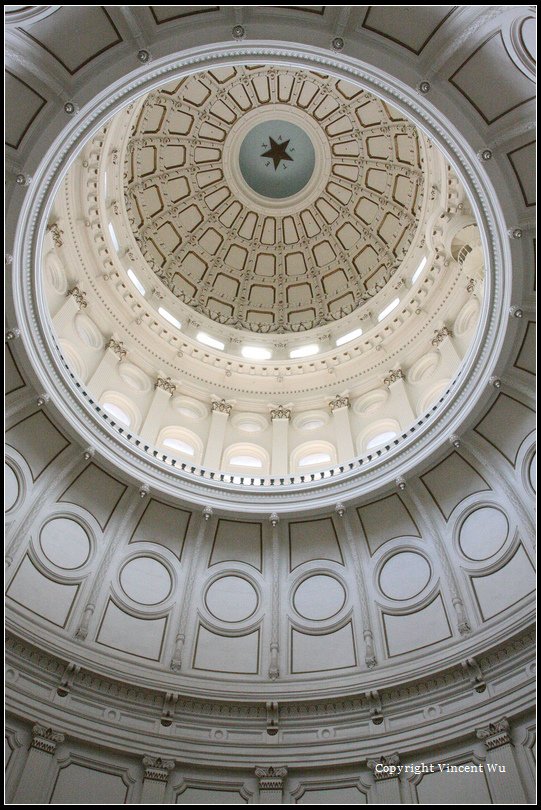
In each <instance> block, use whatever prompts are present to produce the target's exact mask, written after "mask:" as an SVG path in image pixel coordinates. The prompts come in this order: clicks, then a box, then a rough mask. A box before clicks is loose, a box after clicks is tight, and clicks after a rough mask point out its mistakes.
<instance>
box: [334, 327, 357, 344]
mask: <svg viewBox="0 0 541 810" xmlns="http://www.w3.org/2000/svg"><path fill="white" fill-rule="evenodd" d="M362 333H363V330H362V329H354V330H353V331H352V332H348V333H347V335H342V337H339V338H338V339H337V340H336V345H337V346H343V345H344V343H349V342H350V341H351V340H355V338H358V337H361V335H362Z"/></svg>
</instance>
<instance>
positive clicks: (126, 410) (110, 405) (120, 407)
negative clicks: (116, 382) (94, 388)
mask: <svg viewBox="0 0 541 810" xmlns="http://www.w3.org/2000/svg"><path fill="white" fill-rule="evenodd" d="M101 407H102V408H103V410H104V411H105V412H106V413H107V414H108V416H110V418H111V419H112V420H113V422H116V424H117V425H119V427H129V428H131V429H132V430H135V429H136V428H137V426H138V424H139V411H138V410H137V408H136V407H135V405H134V404H133V402H131V401H130V400H129V399H128V397H125V396H124V395H123V394H120V393H118V391H106V392H105V393H104V394H103V396H102V398H101Z"/></svg>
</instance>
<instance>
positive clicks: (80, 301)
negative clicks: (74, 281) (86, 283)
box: [66, 287, 88, 309]
mask: <svg viewBox="0 0 541 810" xmlns="http://www.w3.org/2000/svg"><path fill="white" fill-rule="evenodd" d="M70 295H71V296H72V297H73V298H74V299H75V302H76V304H77V306H78V307H79V309H86V307H87V306H88V303H87V300H86V293H85V292H83V291H82V290H80V289H79V287H72V288H71V290H68V291H67V293H66V296H67V297H69V296H70Z"/></svg>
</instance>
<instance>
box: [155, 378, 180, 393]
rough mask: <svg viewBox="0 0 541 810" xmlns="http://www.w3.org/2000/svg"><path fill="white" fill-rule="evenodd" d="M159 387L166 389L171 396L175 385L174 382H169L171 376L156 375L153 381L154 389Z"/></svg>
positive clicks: (175, 388)
mask: <svg viewBox="0 0 541 810" xmlns="http://www.w3.org/2000/svg"><path fill="white" fill-rule="evenodd" d="M157 388H161V389H162V391H167V393H168V394H169V395H170V396H173V394H174V393H175V391H176V390H177V387H176V385H175V383H173V382H171V377H158V378H157V379H156V382H155V383H154V390H156V389H157Z"/></svg>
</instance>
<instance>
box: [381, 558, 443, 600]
mask: <svg viewBox="0 0 541 810" xmlns="http://www.w3.org/2000/svg"><path fill="white" fill-rule="evenodd" d="M430 576H431V570H430V565H429V563H428V562H427V560H425V558H424V557H421V555H420V554H416V553H415V552H413V551H401V552H399V553H398V554H395V555H394V556H392V557H391V558H390V559H389V560H387V562H386V563H385V564H384V566H383V568H382V569H381V572H380V575H379V586H380V588H381V591H382V593H384V594H385V596H387V597H389V599H397V600H402V599H413V597H415V596H418V594H420V593H421V591H422V590H423V589H424V588H426V586H427V585H428V583H429V581H430Z"/></svg>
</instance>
